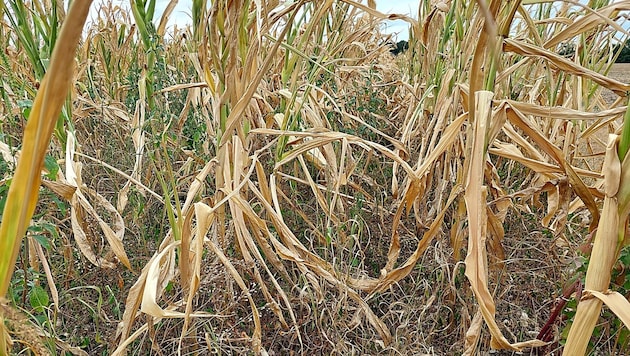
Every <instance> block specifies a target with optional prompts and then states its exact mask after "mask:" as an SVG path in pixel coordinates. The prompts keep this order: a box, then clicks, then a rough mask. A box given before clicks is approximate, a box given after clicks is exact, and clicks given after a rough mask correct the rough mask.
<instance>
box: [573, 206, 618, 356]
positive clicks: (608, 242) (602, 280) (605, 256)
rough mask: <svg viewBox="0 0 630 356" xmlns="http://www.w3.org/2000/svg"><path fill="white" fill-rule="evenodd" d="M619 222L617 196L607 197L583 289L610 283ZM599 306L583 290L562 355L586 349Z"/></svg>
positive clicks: (577, 353)
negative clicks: (583, 293) (583, 294)
mask: <svg viewBox="0 0 630 356" xmlns="http://www.w3.org/2000/svg"><path fill="white" fill-rule="evenodd" d="M619 222H620V219H619V212H618V204H617V198H616V197H606V198H605V199H604V209H603V211H602V219H601V220H600V222H599V225H598V227H597V233H596V235H595V241H594V243H593V251H592V253H591V259H590V262H589V265H588V270H587V272H586V281H585V283H584V287H585V290H586V291H588V290H595V291H600V292H605V291H606V290H607V289H608V286H609V285H610V273H611V270H612V267H613V264H614V263H615V261H616V256H617V246H618V241H619V234H620V233H621V234H623V233H624V230H625V229H624V228H625V226H624V225H623V224H622V225H621V226H622V227H624V228H622V229H620V228H619V227H620V224H619ZM601 308H602V301H601V300H599V299H597V298H594V297H592V296H591V297H589V295H588V293H585V296H584V297H583V298H582V300H581V301H580V303H579V304H578V307H577V310H576V313H575V318H574V320H573V324H572V325H571V329H570V330H569V335H568V336H567V343H566V346H565V348H564V352H563V355H567V356H574V355H584V354H585V353H586V348H587V347H588V342H589V340H590V337H591V334H592V333H593V330H594V328H595V324H596V323H597V320H598V319H599V313H600V311H601Z"/></svg>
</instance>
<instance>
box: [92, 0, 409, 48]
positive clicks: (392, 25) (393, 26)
mask: <svg viewBox="0 0 630 356" xmlns="http://www.w3.org/2000/svg"><path fill="white" fill-rule="evenodd" d="M107 1H108V0H94V3H93V4H92V8H95V7H96V6H98V5H99V4H102V3H105V2H107ZM112 2H113V3H114V4H119V5H121V6H122V7H123V8H128V7H129V5H128V4H129V1H128V0H127V1H125V0H112ZM362 2H363V3H366V1H365V0H364V1H362ZM418 3H419V1H418V0H413V1H412V0H376V4H377V9H378V10H379V11H381V12H385V13H399V14H405V15H412V16H413V17H415V14H416V13H417V11H418ZM191 4H192V0H180V1H179V3H178V4H177V7H176V8H175V10H174V11H173V14H172V15H171V19H170V21H169V26H171V25H173V24H177V25H178V26H184V25H185V24H187V23H189V22H190V12H191V11H190V9H191ZM166 5H168V0H157V3H156V9H155V12H156V18H159V16H160V15H161V14H162V12H163V11H164V9H165V8H166ZM384 26H385V27H384V31H385V32H386V33H398V40H403V39H407V37H408V33H407V24H406V23H405V22H404V21H400V20H399V21H386V22H385V23H384Z"/></svg>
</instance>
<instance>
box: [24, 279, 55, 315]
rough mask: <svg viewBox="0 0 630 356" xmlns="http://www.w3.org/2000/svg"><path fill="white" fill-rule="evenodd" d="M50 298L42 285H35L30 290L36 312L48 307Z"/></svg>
mask: <svg viewBox="0 0 630 356" xmlns="http://www.w3.org/2000/svg"><path fill="white" fill-rule="evenodd" d="M49 301H50V299H49V298H48V293H46V291H45V290H44V288H42V287H40V286H34V287H33V289H31V291H30V292H29V302H30V303H31V307H33V309H35V311H36V312H38V313H42V312H44V309H45V308H46V307H48V304H49Z"/></svg>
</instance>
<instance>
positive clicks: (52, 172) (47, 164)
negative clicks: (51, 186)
mask: <svg viewBox="0 0 630 356" xmlns="http://www.w3.org/2000/svg"><path fill="white" fill-rule="evenodd" d="M44 168H45V169H46V170H47V171H48V173H47V174H46V178H48V179H50V180H55V179H56V178H57V173H58V172H59V164H57V160H56V159H55V158H53V157H52V156H51V155H46V157H44Z"/></svg>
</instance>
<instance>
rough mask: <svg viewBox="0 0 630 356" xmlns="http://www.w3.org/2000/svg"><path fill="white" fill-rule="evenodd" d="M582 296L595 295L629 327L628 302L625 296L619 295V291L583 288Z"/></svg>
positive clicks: (629, 309) (629, 310) (629, 303)
mask: <svg viewBox="0 0 630 356" xmlns="http://www.w3.org/2000/svg"><path fill="white" fill-rule="evenodd" d="M583 293H584V294H582V295H583V298H588V295H589V294H590V295H592V296H594V297H597V298H598V299H599V300H601V301H602V302H604V304H606V305H607V306H608V308H610V310H612V312H613V313H615V315H617V316H618V317H619V319H621V321H622V322H623V323H624V324H625V325H626V328H628V329H630V302H629V301H628V299H626V297H624V296H623V295H621V294H620V293H619V292H611V291H607V292H605V293H602V292H599V291H596V290H588V289H587V290H584V292H583Z"/></svg>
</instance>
